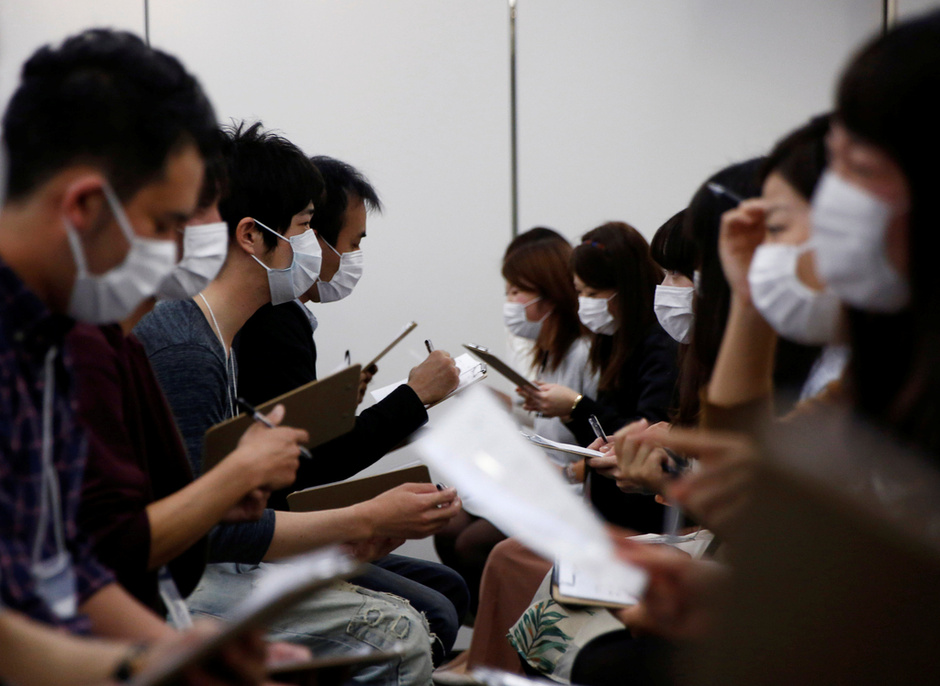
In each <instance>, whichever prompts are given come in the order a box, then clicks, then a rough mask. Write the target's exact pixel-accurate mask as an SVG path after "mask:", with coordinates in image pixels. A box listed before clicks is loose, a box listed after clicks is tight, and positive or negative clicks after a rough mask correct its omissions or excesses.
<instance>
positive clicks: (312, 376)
mask: <svg viewBox="0 0 940 686" xmlns="http://www.w3.org/2000/svg"><path fill="white" fill-rule="evenodd" d="M310 162H311V163H312V164H313V166H314V168H315V169H316V170H317V171H318V172H319V176H320V178H321V180H322V184H323V189H324V192H322V193H321V192H317V193H314V194H313V197H314V198H315V202H316V210H315V211H314V213H313V217H312V218H311V221H310V225H311V227H312V228H313V229H314V231H316V233H317V240H318V241H319V244H320V247H321V252H322V256H323V259H322V264H321V267H320V275H319V280H318V281H317V283H315V284H314V285H313V286H312V287H311V288H310V289H309V290H308V291H307V293H305V294H303V295H302V296H301V297H300V298H298V299H296V300H293V301H292V302H288V303H285V304H282V305H274V304H271V305H265V306H263V307H261V308H259V309H258V311H257V312H255V313H254V314H253V315H252V316H251V318H250V319H249V320H248V321H247V322H246V323H245V325H244V327H242V330H241V332H240V334H239V339H238V344H237V346H236V355H237V362H238V365H237V366H238V372H239V375H238V388H239V393H240V394H241V396H242V397H244V398H245V399H246V400H248V402H251V403H255V404H257V403H262V402H264V401H265V400H266V399H269V398H273V397H276V396H279V395H282V394H284V393H286V392H287V391H290V390H293V389H294V388H296V387H298V386H302V385H304V384H307V383H310V382H312V381H315V380H316V379H317V378H318V368H317V367H318V364H317V363H318V350H317V345H316V342H315V338H316V339H317V340H319V339H320V337H321V336H323V335H324V334H323V333H322V330H323V329H324V328H327V329H329V327H328V326H323V325H319V323H318V322H317V319H316V317H314V315H313V312H314V311H317V312H318V309H316V310H314V309H311V307H310V306H311V305H313V304H314V303H324V304H328V306H329V307H332V306H333V303H336V302H337V301H339V300H341V299H343V298H345V297H347V296H348V295H349V294H350V293H351V292H352V290H353V288H354V287H355V285H356V284H357V283H358V281H359V277H360V276H361V274H362V269H361V268H362V254H363V251H362V241H363V240H364V239H365V236H366V222H367V220H368V218H369V213H370V212H372V211H381V203H380V202H379V197H378V194H377V193H376V191H375V189H374V188H373V187H372V185H371V184H370V183H369V182H368V180H367V179H366V178H365V177H364V176H363V175H362V174H361V173H360V172H359V171H358V170H356V169H355V168H354V167H352V166H351V165H349V164H346V163H345V162H342V161H340V160H336V159H333V158H326V157H313V158H311V159H310ZM303 301H309V302H307V303H304V302H303ZM343 305H344V303H340V305H339V306H338V307H337V308H336V309H337V310H338V309H340V308H342V307H343ZM401 313H402V314H401V316H402V317H404V318H405V319H404V320H403V321H407V318H408V317H409V316H410V315H409V314H408V310H407V304H405V305H403V306H402V308H401ZM329 314H330V313H329V312H328V313H327V316H329ZM333 316H334V317H337V316H338V317H339V318H340V319H341V320H343V312H334V313H333ZM346 319H348V318H346ZM364 321H366V324H367V328H368V330H369V334H368V335H366V336H364V337H360V336H355V337H353V336H351V335H350V333H349V329H348V328H347V327H343V326H338V327H336V328H335V329H334V330H333V335H334V336H336V337H340V336H342V335H344V334H345V335H346V336H347V337H348V339H347V340H346V341H345V342H343V343H341V345H342V347H341V348H340V352H339V354H338V355H337V356H336V359H334V360H331V361H329V362H328V363H327V366H326V372H327V373H330V372H332V370H333V369H335V366H336V364H337V363H340V364H343V366H345V365H348V364H350V363H356V362H359V363H362V364H365V363H366V361H367V360H368V359H369V358H368V357H367V356H371V355H374V354H375V351H373V350H372V349H371V347H372V346H371V343H369V341H370V340H372V339H373V338H374V337H375V336H380V335H381V334H380V332H379V331H378V329H377V328H376V327H375V326H372V325H371V322H370V321H369V320H368V318H366V320H364ZM326 335H329V331H327V334H326ZM429 335H431V336H433V334H429ZM409 340H411V339H406V340H405V343H404V344H403V345H408V341H409ZM347 348H348V350H349V352H348V357H347V355H344V353H343V351H344V350H345V349H347ZM422 350H423V346H422ZM272 351H276V354H271V352H272ZM375 371H376V370H375V368H374V367H373V368H372V369H364V370H361V371H360V384H359V394H360V396H359V397H360V401H361V400H362V398H363V396H364V395H365V391H366V385H367V384H368V382H369V381H370V380H371V378H372V374H373V373H375ZM458 377H459V375H458V371H457V367H456V364H455V363H454V361H453V360H452V359H451V357H450V356H449V355H448V354H447V353H446V352H445V351H443V350H435V351H434V352H432V353H431V354H430V355H428V356H427V357H426V358H425V359H424V361H423V362H421V363H420V364H418V365H417V366H416V367H414V368H413V369H412V370H411V372H410V373H409V374H408V378H407V381H406V383H404V384H402V385H401V386H399V387H398V388H396V389H395V390H393V391H392V392H391V393H390V394H389V395H388V396H386V397H385V398H383V399H382V400H381V401H378V402H377V403H375V405H373V406H371V407H365V408H364V409H362V411H361V412H359V413H358V415H357V417H356V422H355V425H354V427H353V429H352V430H351V431H349V432H348V433H346V434H344V435H343V436H340V437H338V438H336V439H334V440H332V441H329V442H327V443H325V444H323V445H320V446H318V447H316V448H315V449H314V450H313V454H314V460H313V461H312V462H308V465H307V466H305V467H303V468H301V469H300V470H299V471H298V474H297V481H296V482H295V483H294V484H293V486H292V487H291V488H290V489H282V490H279V491H276V492H275V493H273V494H272V496H271V499H270V500H269V504H270V505H271V507H273V508H275V509H280V510H286V509H288V507H287V494H288V493H289V492H291V491H293V490H299V489H303V488H308V487H311V486H317V485H321V484H323V483H327V482H331V481H339V480H342V479H345V478H347V477H349V476H352V475H353V474H355V473H356V472H358V471H360V470H362V469H365V468H366V467H368V466H369V465H371V464H372V463H374V462H375V461H376V460H378V459H379V458H381V457H382V456H383V455H385V454H386V453H387V452H388V451H390V450H392V449H393V448H394V447H396V446H397V445H399V444H400V443H401V442H402V441H404V440H405V439H406V438H407V437H408V436H409V435H410V434H411V433H413V432H414V431H415V430H417V429H418V428H420V427H421V426H422V425H423V424H424V423H425V422H426V421H427V417H428V415H427V411H426V409H425V405H426V404H430V403H433V402H435V401H437V400H439V399H441V398H443V397H444V396H445V395H446V394H447V393H449V392H450V391H452V390H453V389H454V388H455V387H456V385H457V382H458ZM391 380H393V379H390V381H391ZM435 514H436V513H435ZM445 516H447V517H449V516H451V515H446V514H445ZM399 562H400V560H399ZM373 564H375V565H376V566H377V567H382V565H383V564H384V565H385V566H384V567H382V569H380V570H377V569H375V568H370V569H369V571H368V572H367V573H366V575H365V576H363V577H361V578H359V579H357V583H359V584H360V585H365V586H367V587H368V588H369V589H371V590H373V591H386V590H387V591H389V592H391V593H393V594H395V595H396V596H400V597H404V598H407V599H408V600H409V602H411V604H412V605H413V606H414V607H415V608H416V609H417V610H418V611H420V612H422V613H424V615H425V617H426V618H427V620H428V622H429V624H430V627H431V630H432V631H433V632H434V633H435V634H436V636H437V639H438V640H436V641H435V642H434V649H433V650H434V657H435V659H437V660H441V659H443V657H444V654H446V652H447V651H448V650H449V649H450V646H451V644H452V643H453V641H454V640H455V639H456V635H457V631H458V630H459V625H458V623H457V622H456V621H454V619H453V613H454V608H459V610H458V613H462V611H463V608H464V607H465V606H466V593H465V592H464V593H461V592H460V591H461V590H464V591H465V589H461V587H462V586H463V582H462V580H461V579H460V578H459V577H457V575H456V573H455V572H453V571H451V570H449V569H443V570H442V569H440V565H436V566H435V565H434V564H433V563H430V562H425V561H417V560H408V561H407V564H405V565H404V566H402V565H400V564H399V565H396V564H394V556H393V557H392V558H390V559H386V558H383V559H382V560H377V561H375V562H374V563H373ZM429 570H431V573H427V572H428V571H429ZM409 573H414V579H411V578H407V577H408V574H409ZM455 577H456V578H455ZM454 582H456V583H454ZM438 584H439V585H438ZM429 587H430V588H429ZM445 596H447V597H445ZM461 596H463V597H461Z"/></svg>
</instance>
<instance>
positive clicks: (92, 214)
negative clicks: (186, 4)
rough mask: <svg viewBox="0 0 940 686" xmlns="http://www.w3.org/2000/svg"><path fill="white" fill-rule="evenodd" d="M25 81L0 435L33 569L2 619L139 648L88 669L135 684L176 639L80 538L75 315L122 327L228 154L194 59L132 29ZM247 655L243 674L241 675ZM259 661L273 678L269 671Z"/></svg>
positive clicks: (2, 253)
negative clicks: (182, 59)
mask: <svg viewBox="0 0 940 686" xmlns="http://www.w3.org/2000/svg"><path fill="white" fill-rule="evenodd" d="M19 73H20V80H21V83H20V84H18V86H17V88H16V90H15V92H14V93H13V94H12V95H11V97H10V98H9V99H8V101H7V102H6V104H5V107H6V110H5V113H4V116H3V118H2V125H3V133H2V138H3V140H4V141H6V143H7V144H8V145H7V153H8V161H9V167H8V176H7V183H6V184H5V186H6V191H7V197H6V198H5V201H4V202H3V205H2V208H0V310H2V311H0V321H2V327H0V365H2V373H3V377H4V379H5V380H7V382H5V384H4V402H3V403H2V405H0V426H2V432H3V435H4V437H5V439H4V447H3V461H4V464H5V465H6V466H10V465H16V468H15V469H14V470H12V471H10V470H7V471H5V474H4V478H3V479H2V483H0V521H2V522H3V526H2V531H0V549H2V550H4V551H11V550H18V551H23V554H22V555H20V554H17V555H7V554H4V555H3V556H2V558H3V559H2V561H0V567H2V570H0V587H2V593H0V597H2V599H3V600H2V604H3V605H4V612H18V613H22V614H24V615H28V616H29V617H30V618H32V619H34V620H37V621H38V622H40V623H41V624H43V625H45V626H47V627H48V628H49V629H50V630H54V631H56V632H57V633H59V634H65V635H67V634H69V633H70V632H74V631H78V632H80V633H88V634H90V635H91V636H92V637H98V638H101V637H103V636H104V635H108V636H110V637H111V638H113V639H117V640H120V641H122V642H125V646H126V648H125V650H126V652H125V653H124V654H125V657H124V658H122V659H117V658H116V656H115V657H111V658H107V657H104V656H100V658H97V659H102V663H101V664H100V665H99V667H100V668H101V669H100V670H96V671H97V672H99V673H98V674H97V676H96V675H94V674H89V673H88V666H89V665H88V664H87V663H88V661H89V660H90V659H96V658H92V657H89V656H90V655H93V654H95V650H94V648H95V646H91V647H90V649H89V654H88V655H85V656H77V657H74V658H73V660H72V661H73V662H74V663H75V666H76V670H77V671H78V672H82V673H84V674H85V676H86V677H87V678H88V679H90V680H93V681H95V682H98V681H99V680H101V681H117V680H120V679H125V680H126V679H127V678H128V677H132V676H133V671H134V667H135V666H136V665H135V663H136V662H137V660H136V656H139V655H140V652H139V648H135V647H134V646H135V645H139V644H140V643H141V642H145V643H148V644H150V643H153V642H154V641H156V642H162V643H164V644H165V643H166V642H168V641H169V639H166V638H161V637H167V636H170V635H172V633H173V631H172V629H171V628H170V627H169V626H168V625H167V624H166V623H165V621H164V620H163V617H162V616H159V615H157V614H156V613H154V612H153V611H151V610H150V609H148V608H146V607H145V606H144V605H142V604H141V603H140V602H138V601H136V600H134V599H133V598H132V597H131V596H130V594H129V593H128V591H127V590H126V589H125V588H124V587H122V586H121V585H120V584H119V583H117V582H116V580H115V577H114V575H113V573H112V572H111V571H110V570H107V569H106V568H105V567H104V566H103V565H102V564H101V563H100V562H99V561H98V559H97V558H96V557H95V556H94V555H93V554H92V553H91V545H90V539H89V537H88V536H87V532H86V531H85V530H84V529H82V528H81V527H80V526H79V525H78V523H77V517H78V510H79V507H78V505H79V502H80V500H81V497H82V493H83V486H84V485H85V484H84V478H83V475H84V474H85V457H86V448H87V443H88V441H87V435H86V433H85V431H84V428H83V427H82V426H81V424H80V419H79V417H78V414H77V410H76V397H75V396H76V386H75V384H74V381H73V377H72V373H71V372H72V354H71V353H72V352H74V348H72V347H71V346H70V345H68V344H67V343H66V336H67V333H68V332H69V331H70V330H72V329H74V328H76V327H75V322H74V321H73V320H74V319H75V318H76V317H80V318H82V319H87V320H90V321H92V322H102V321H115V320H116V319H119V318H121V317H122V316H124V315H125V314H126V313H127V311H128V310H130V309H133V308H134V307H135V306H136V305H137V304H138V302H139V301H140V300H141V299H143V298H147V297H149V296H152V295H153V293H154V292H155V290H156V288H157V286H158V284H159V282H160V280H161V279H162V278H163V277H164V276H165V275H166V272H167V271H168V269H167V267H169V268H172V266H173V264H174V263H175V261H176V248H175V243H174V237H175V235H176V233H177V231H178V230H180V229H182V227H183V225H184V224H185V222H186V220H187V219H188V218H189V216H190V215H191V214H192V212H193V211H194V209H195V207H196V204H197V194H198V191H199V188H200V184H201V181H202V178H203V174H204V169H205V159H206V157H207V156H208V155H210V154H212V152H213V151H214V149H215V147H216V146H217V128H216V125H215V115H214V112H213V111H212V107H211V105H210V104H209V103H208V101H207V99H206V96H205V94H204V93H203V91H202V89H201V88H200V86H199V84H198V83H197V81H196V80H195V79H194V78H193V77H192V75H190V74H189V73H188V72H186V70H185V69H184V68H183V66H182V65H181V64H180V63H179V61H178V60H176V59H175V58H174V57H172V56H171V55H168V54H166V53H163V52H161V51H158V50H155V49H151V48H150V47H148V46H147V45H146V44H145V43H144V41H142V40H141V39H140V38H138V37H136V36H134V35H132V34H130V33H126V32H117V31H111V30H107V29H93V30H88V31H84V32H82V33H81V34H79V35H75V36H72V37H69V38H66V39H65V40H64V41H63V42H61V43H57V44H56V45H46V46H43V47H42V48H41V49H40V50H38V51H37V52H36V53H35V54H34V55H33V56H32V57H30V58H29V60H28V61H27V62H26V64H25V66H24V67H23V68H22V69H21V70H20V72H19ZM79 82H80V83H81V86H80V87H72V86H75V85H76V84H77V83H79ZM69 84H71V86H69ZM157 243H159V244H157ZM24 503H25V504H29V505H28V506H23V504H24ZM154 652H160V651H154ZM20 657H22V656H20ZM154 657H155V656H154ZM243 657H246V656H237V657H235V659H233V660H232V661H231V662H230V666H232V667H234V668H236V671H238V672H242V671H243V670H241V669H238V667H237V665H238V664H240V663H241V664H245V663H243V662H242V659H243ZM247 657H249V658H250V661H251V662H254V665H255V667H256V668H260V667H261V660H260V656H259V657H255V658H251V656H250V655H247ZM132 658H133V659H132ZM3 659H4V662H5V663H6V662H7V661H6V656H4V658H3ZM45 660H46V656H45V655H44V654H40V653H35V654H34V655H33V656H32V658H31V661H32V663H33V664H34V666H36V665H38V667H37V669H42V670H44V671H46V672H47V675H46V677H47V678H46V679H36V680H35V683H41V682H48V683H53V682H62V683H65V682H66V681H68V680H69V677H74V676H75V675H74V674H65V672H68V671H69V668H68V667H63V668H62V669H63V670H64V671H63V672H62V673H59V672H58V671H56V670H57V668H56V667H55V666H54V665H53V664H52V663H48V664H47V663H46V662H45ZM118 667H120V669H117V668H118ZM59 671H62V670H59ZM220 671H221V670H220ZM225 671H228V670H225ZM252 671H253V670H252ZM100 672H104V673H103V674H102V673H100ZM109 673H110V676H109ZM229 673H230V672H229ZM6 676H7V673H6V671H5V670H4V677H6ZM245 676H248V675H247V674H246V675H245ZM10 678H11V679H13V680H15V681H17V682H18V683H34V680H33V679H32V677H29V676H26V675H11V676H10ZM204 678H209V677H208V675H206V676H205V677H204ZM73 680H74V679H73ZM251 680H252V681H256V679H251ZM196 681H197V680H193V683H196Z"/></svg>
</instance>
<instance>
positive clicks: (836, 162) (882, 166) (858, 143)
mask: <svg viewBox="0 0 940 686" xmlns="http://www.w3.org/2000/svg"><path fill="white" fill-rule="evenodd" d="M826 147H827V148H828V150H829V170H830V171H832V172H833V173H835V174H837V175H838V176H840V177H841V178H842V180H843V181H847V182H848V183H851V184H853V185H855V186H858V187H859V188H861V189H863V190H865V191H867V192H868V193H870V194H871V195H873V196H875V197H876V198H878V199H879V200H882V201H884V202H886V203H887V204H889V205H891V207H892V208H894V218H893V219H892V220H891V224H890V225H889V226H888V230H887V232H886V234H885V244H886V250H887V253H888V259H889V260H890V261H891V263H892V264H893V265H894V267H895V268H896V269H897V270H898V271H899V272H901V273H902V274H907V273H908V236H907V217H908V212H909V210H910V206H911V192H910V185H909V184H908V181H907V177H906V176H905V175H904V172H903V171H902V170H901V167H900V166H899V165H898V163H897V162H895V161H894V159H893V158H892V157H891V156H890V155H889V154H888V153H887V152H886V151H885V150H883V149H882V148H879V147H878V146H876V145H872V144H871V143H867V142H865V141H864V140H861V139H860V138H858V137H857V136H854V135H853V134H852V132H851V131H849V130H848V129H847V128H845V126H843V125H842V124H840V123H838V122H836V123H834V124H833V125H832V130H831V131H830V132H829V135H828V136H827V137H826Z"/></svg>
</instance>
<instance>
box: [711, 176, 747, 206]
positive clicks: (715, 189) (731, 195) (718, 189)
mask: <svg viewBox="0 0 940 686" xmlns="http://www.w3.org/2000/svg"><path fill="white" fill-rule="evenodd" d="M705 185H706V186H707V187H708V190H710V191H711V192H712V193H714V194H715V195H723V196H725V197H726V198H728V199H729V200H733V201H734V202H735V203H737V204H738V205H740V204H741V203H742V202H744V198H742V197H741V196H740V195H738V194H737V193H735V192H734V191H732V190H729V189H727V188H725V187H724V186H722V185H721V184H720V183H715V182H714V181H709V182H708V183H706V184H705Z"/></svg>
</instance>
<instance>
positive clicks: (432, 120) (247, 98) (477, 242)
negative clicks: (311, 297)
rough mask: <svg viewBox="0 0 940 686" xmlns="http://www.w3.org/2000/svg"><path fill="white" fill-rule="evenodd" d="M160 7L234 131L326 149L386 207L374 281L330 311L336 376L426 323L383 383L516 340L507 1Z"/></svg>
mask: <svg viewBox="0 0 940 686" xmlns="http://www.w3.org/2000/svg"><path fill="white" fill-rule="evenodd" d="M150 6H151V39H152V42H153V44H154V45H156V46H160V47H163V48H166V49H168V50H171V51H172V52H174V53H176V54H178V55H179V56H180V57H181V58H182V59H183V60H184V61H185V62H186V64H187V65H188V66H189V67H190V68H192V69H193V70H194V71H195V73H196V74H197V75H199V76H200V77H201V78H202V80H203V81H204V83H205V84H206V87H207V89H208V91H209V94H210V96H211V97H212V100H213V102H214V103H215V104H216V107H217V109H218V113H219V115H220V117H221V118H222V119H223V120H228V119H229V118H235V119H241V118H247V119H255V118H260V119H262V120H263V121H264V122H265V124H267V125H269V126H271V127H275V128H278V129H280V130H282V131H283V132H284V133H285V134H286V135H287V136H288V137H289V138H291V139H292V140H294V141H295V142H296V143H297V144H298V145H300V146H301V147H302V148H303V149H304V150H305V151H307V152H308V153H310V154H328V155H333V156H336V157H339V158H341V159H344V160H346V161H348V162H351V163H352V164H354V165H356V166H357V167H359V168H360V169H362V170H363V171H364V172H365V173H366V174H367V175H368V176H369V178H370V179H371V180H372V182H373V183H374V184H375V186H376V187H377V189H378V191H379V193H380V194H381V196H382V199H383V201H384V203H385V205H386V207H387V209H386V212H385V214H384V215H381V216H376V217H374V218H372V219H371V220H370V222H369V229H368V238H367V240H366V241H365V243H364V244H363V245H364V248H365V275H364V276H363V278H362V281H361V282H360V284H359V286H358V287H357V288H356V291H355V292H354V293H353V295H352V296H351V297H350V298H348V299H347V300H344V301H342V302H341V303H338V304H333V305H329V306H320V307H316V308H315V312H316V314H317V316H318V317H319V319H320V322H321V333H319V334H318V343H319V347H320V357H321V364H320V368H321V371H322V372H327V371H329V370H330V369H332V368H333V367H334V366H335V365H337V364H339V362H340V360H341V359H342V353H343V351H345V350H346V349H347V348H348V349H350V350H351V351H352V354H353V358H354V360H357V361H361V362H364V361H366V360H368V359H369V358H371V357H372V356H373V355H374V354H375V353H377V352H378V351H379V350H380V349H381V348H382V347H384V343H385V342H386V341H387V340H390V339H391V338H392V337H393V336H394V335H395V334H396V333H397V332H398V331H399V330H400V329H401V327H402V325H403V324H404V323H405V322H407V321H409V320H411V319H414V320H416V321H417V322H418V323H419V328H418V329H417V330H416V331H415V333H414V334H412V337H411V338H410V340H409V345H403V346H402V347H401V349H400V350H396V352H395V353H394V354H392V355H390V356H389V357H388V358H387V361H386V362H385V363H384V364H382V365H381V370H380V374H379V376H378V377H377V379H376V383H377V384H380V383H388V382H391V381H394V380H395V379H396V378H400V377H401V376H403V375H404V374H406V373H407V370H408V369H409V368H410V367H411V366H412V365H413V363H414V359H413V354H418V353H420V351H423V349H424V348H423V345H421V341H422V340H423V339H424V338H431V339H432V340H433V341H434V343H435V345H436V346H437V347H441V348H446V349H449V350H454V349H456V348H457V347H459V344H460V343H461V342H464V341H470V340H483V341H486V340H490V341H492V340H493V339H494V337H496V336H501V335H502V332H501V330H500V329H499V326H498V324H499V321H498V317H494V315H498V314H499V312H500V307H501V285H500V282H499V271H498V263H499V257H500V255H501V251H502V249H503V247H504V243H505V241H506V240H508V237H509V231H510V229H509V226H510V220H509V190H508V188H509V157H508V155H509V153H508V146H507V141H508V138H509V121H508V117H507V115H506V99H507V93H508V74H507V71H506V55H507V45H508V28H507V25H506V22H505V18H504V17H505V12H504V11H503V6H502V4H501V3H500V2H494V1H488V2H480V1H479V0H450V1H449V2H447V3H446V4H442V3H441V2H439V0H398V1H397V2H394V3H388V2H376V1H371V0H347V1H344V2H336V1H335V0H334V1H324V0H321V1H319V2H307V1H295V0H269V1H268V2H265V3H257V2H250V1H246V0H240V1H231V0H203V1H202V2H191V1H187V0H151V3H150ZM219 17H221V18H222V20H221V21H219V20H218V18H219ZM285 17H290V18H291V20H290V21H285ZM213 23H218V25H219V29H218V30H217V31H216V32H215V34H213V32H212V31H211V29H209V28H208V27H210V26H211V25H212V24H213ZM501 340H502V339H500V341H501Z"/></svg>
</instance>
